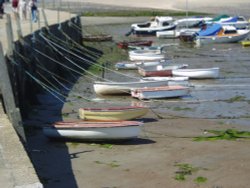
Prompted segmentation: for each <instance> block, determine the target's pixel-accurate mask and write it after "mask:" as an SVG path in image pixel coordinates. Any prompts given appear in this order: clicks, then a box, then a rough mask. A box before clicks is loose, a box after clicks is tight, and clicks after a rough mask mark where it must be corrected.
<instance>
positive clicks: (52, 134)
mask: <svg viewBox="0 0 250 188" xmlns="http://www.w3.org/2000/svg"><path fill="white" fill-rule="evenodd" d="M140 131H141V125H140V126H139V125H138V126H129V127H109V128H82V129H55V128H50V127H46V128H44V129H43V133H44V134H45V135H46V136H47V137H49V138H64V139H77V140H78V139H79V140H96V141H98V140H124V139H131V138H136V137H138V135H139V134H140Z"/></svg>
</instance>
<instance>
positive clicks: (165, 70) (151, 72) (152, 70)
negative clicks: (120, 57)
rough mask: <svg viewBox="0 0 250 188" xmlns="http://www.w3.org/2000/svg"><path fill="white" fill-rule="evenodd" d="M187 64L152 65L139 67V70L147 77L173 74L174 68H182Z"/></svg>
mask: <svg viewBox="0 0 250 188" xmlns="http://www.w3.org/2000/svg"><path fill="white" fill-rule="evenodd" d="M187 66H188V65H187V64H183V65H169V66H161V65H158V66H152V67H138V72H139V74H140V75H142V76H145V77H153V76H164V77H165V76H172V70H174V69H182V68H185V67H187Z"/></svg>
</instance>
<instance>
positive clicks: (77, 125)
mask: <svg viewBox="0 0 250 188" xmlns="http://www.w3.org/2000/svg"><path fill="white" fill-rule="evenodd" d="M142 125H143V123H142V122H139V121H109V122H107V121H101V122H100V121H79V122H56V123H54V124H53V125H51V126H44V127H43V128H45V129H67V130H69V129H99V128H119V127H134V126H142Z"/></svg>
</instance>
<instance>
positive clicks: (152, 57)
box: [129, 54, 165, 61]
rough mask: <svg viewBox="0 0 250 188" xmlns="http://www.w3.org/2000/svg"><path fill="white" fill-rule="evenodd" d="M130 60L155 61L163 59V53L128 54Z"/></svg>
mask: <svg viewBox="0 0 250 188" xmlns="http://www.w3.org/2000/svg"><path fill="white" fill-rule="evenodd" d="M129 59H130V60H131V61H157V60H163V59H165V55H164V54H129Z"/></svg>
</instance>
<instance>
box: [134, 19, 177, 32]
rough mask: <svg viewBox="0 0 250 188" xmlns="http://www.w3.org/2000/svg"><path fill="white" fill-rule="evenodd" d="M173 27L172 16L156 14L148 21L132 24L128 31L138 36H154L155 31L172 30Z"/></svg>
mask: <svg viewBox="0 0 250 188" xmlns="http://www.w3.org/2000/svg"><path fill="white" fill-rule="evenodd" d="M175 27H176V25H175V24H174V19H173V17H169V16H156V17H154V18H152V19H151V20H150V21H147V22H144V23H134V24H132V25H131V31H130V33H132V34H134V35H138V36H145V35H149V36H150V35H151V36H155V35H156V32H157V31H166V30H173V29H175Z"/></svg>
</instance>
